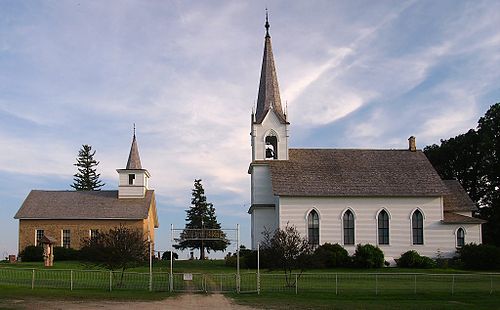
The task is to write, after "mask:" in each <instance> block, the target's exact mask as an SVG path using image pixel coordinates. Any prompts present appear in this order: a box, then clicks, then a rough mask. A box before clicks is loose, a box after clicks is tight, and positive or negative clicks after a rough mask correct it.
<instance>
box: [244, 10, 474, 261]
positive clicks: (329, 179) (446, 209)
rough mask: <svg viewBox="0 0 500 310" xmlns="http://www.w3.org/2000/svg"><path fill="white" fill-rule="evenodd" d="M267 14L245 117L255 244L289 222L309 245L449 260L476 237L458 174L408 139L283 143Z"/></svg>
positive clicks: (285, 135)
mask: <svg viewBox="0 0 500 310" xmlns="http://www.w3.org/2000/svg"><path fill="white" fill-rule="evenodd" d="M289 126H290V123H289V121H288V117H287V115H286V114H285V112H284V111H283V108H282V105H281V99H280V91H279V87H278V79H277V75H276V67H275V63H274V57H273V51H272V47H271V37H270V35H269V23H268V22H267V20H266V36H265V43H264V57H263V60H262V71H261V76H260V85H259V91H258V99H257V107H256V109H255V112H253V113H252V118H251V133H250V135H251V144H252V162H251V164H250V167H249V170H248V173H249V174H250V175H251V207H250V209H249V210H248V213H249V214H250V215H251V234H252V248H254V249H255V248H256V247H257V244H258V243H259V242H261V241H262V239H263V235H262V232H264V231H265V230H271V231H272V230H274V229H277V228H283V227H284V226H286V225H287V224H289V225H294V226H296V228H297V229H298V230H299V232H300V233H301V234H302V236H304V237H306V238H307V239H308V240H309V242H310V243H311V244H312V245H313V246H318V245H321V244H324V243H326V242H328V243H339V244H340V245H342V246H344V248H345V249H347V250H348V252H349V253H350V254H352V253H353V252H354V251H355V247H356V245H357V244H367V243H369V244H372V245H376V246H378V247H380V248H381V249H382V251H383V252H384V253H385V256H386V260H390V259H391V258H398V257H400V255H401V254H402V253H404V252H406V251H408V250H416V251H417V252H418V253H420V254H421V255H426V256H430V257H435V256H437V255H438V254H439V255H442V256H443V257H449V256H453V255H454V254H455V252H456V250H457V248H458V247H460V246H462V245H464V244H465V243H471V242H475V243H481V223H483V222H484V221H482V220H480V219H477V218H474V217H472V213H473V212H474V211H475V210H476V206H475V204H474V203H473V202H472V200H471V199H470V198H469V196H468V195H467V193H466V192H465V191H464V189H463V188H462V186H461V185H460V184H459V183H458V181H455V180H441V178H440V177H439V175H438V174H437V172H436V171H435V169H434V168H433V166H432V165H431V163H430V162H429V160H428V159H427V157H426V156H425V154H424V153H423V152H422V151H421V150H418V149H417V148H416V143H415V138H414V137H410V138H409V143H408V148H405V149H296V148H289V145H288V137H289V133H288V128H289Z"/></svg>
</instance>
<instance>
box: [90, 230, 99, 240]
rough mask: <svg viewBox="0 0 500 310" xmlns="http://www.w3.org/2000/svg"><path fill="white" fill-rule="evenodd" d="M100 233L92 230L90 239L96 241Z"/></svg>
mask: <svg viewBox="0 0 500 310" xmlns="http://www.w3.org/2000/svg"><path fill="white" fill-rule="evenodd" d="M98 233H99V230H98V229H91V230H90V239H95V238H97V234H98Z"/></svg>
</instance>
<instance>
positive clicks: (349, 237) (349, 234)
mask: <svg viewBox="0 0 500 310" xmlns="http://www.w3.org/2000/svg"><path fill="white" fill-rule="evenodd" d="M342 222H343V224H344V245H349V244H354V214H352V211H351V210H347V211H345V213H344V216H343V219H342Z"/></svg>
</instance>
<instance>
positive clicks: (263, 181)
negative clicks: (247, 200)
mask: <svg viewBox="0 0 500 310" xmlns="http://www.w3.org/2000/svg"><path fill="white" fill-rule="evenodd" d="M252 169H253V170H252V180H251V182H252V205H255V204H274V202H275V197H274V195H273V192H272V186H271V175H270V173H269V167H268V166H265V165H263V166H253V167H252Z"/></svg>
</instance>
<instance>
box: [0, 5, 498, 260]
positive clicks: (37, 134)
mask: <svg viewBox="0 0 500 310" xmlns="http://www.w3.org/2000/svg"><path fill="white" fill-rule="evenodd" d="M266 6H267V7H268V8H269V10H270V22H271V36H272V41H273V49H274V56H275V61H276V66H277V70H278V80H279V84H280V89H281V95H282V101H283V102H287V103H288V112H289V119H290V122H291V127H290V135H291V136H290V145H291V146H292V147H337V148H406V147H407V138H408V137H409V136H410V135H415V136H416V137H417V145H418V147H420V148H423V147H424V146H426V145H429V144H432V143H437V142H439V140H440V139H443V138H448V137H451V136H455V135H457V134H460V133H463V132H465V131H466V130H468V129H469V128H473V127H475V126H476V123H477V120H478V118H479V117H480V116H481V115H483V114H484V112H485V111H486V110H487V109H488V107H489V106H490V105H491V104H494V103H495V102H499V101H500V83H499V82H500V71H499V70H498V68H500V33H499V32H498V29H500V2H498V1H455V0H452V1H445V0H442V1H399V0H398V1H347V0H346V1H69V0H68V1H17V0H13V1H9V0H0V143H1V152H0V198H1V199H0V235H1V236H2V237H1V238H0V254H1V255H4V254H7V253H16V252H17V229H18V223H17V221H16V220H14V219H13V216H14V214H15V213H16V211H17V209H18V208H19V207H20V205H21V203H22V201H23V200H24V198H25V197H26V195H27V194H28V193H29V191H30V190H31V189H61V190H66V189H70V187H69V185H70V184H71V183H72V175H73V174H74V173H75V167H74V166H73V163H74V162H75V157H76V155H77V153H78V149H79V148H80V146H81V145H82V144H90V145H92V146H93V147H94V148H95V149H96V150H97V154H96V158H97V159H98V160H99V161H100V162H101V163H100V165H99V172H100V173H101V174H102V177H103V179H104V181H105V182H106V189H116V187H117V182H118V180H117V173H116V169H117V168H124V166H125V164H126V161H127V156H128V152H129V149H130V143H131V138H132V137H131V136H132V124H133V123H136V125H137V138H138V142H139V150H140V154H141V159H142V164H143V166H144V167H145V168H147V169H148V170H149V171H150V172H151V175H152V178H151V182H150V185H151V187H152V188H154V189H155V190H156V195H157V204H158V215H159V220H160V228H159V230H158V234H159V239H158V242H157V244H158V247H159V248H160V249H166V248H167V247H168V246H169V239H170V235H169V229H170V224H171V223H173V224H174V225H175V226H176V227H181V226H183V225H184V218H185V209H186V208H187V207H189V203H190V198H191V189H192V187H193V180H194V179H195V178H201V179H203V184H204V186H205V190H206V193H207V196H208V200H209V201H211V202H213V203H214V205H215V207H216V209H217V215H218V218H219V220H220V221H221V222H222V224H223V226H224V227H234V226H235V225H236V223H240V225H241V238H242V242H243V244H246V245H247V246H248V245H249V243H250V226H249V224H250V217H249V215H248V214H247V213H246V211H247V209H248V206H249V202H250V194H249V191H250V185H249V180H250V177H249V175H248V174H247V168H248V164H249V161H250V159H251V153H250V136H249V130H250V128H249V125H250V124H249V116H250V112H251V109H252V106H253V105H254V102H255V101H256V99H257V88H258V81H259V74H260V65H261V60H262V52H263V44H264V34H265V30H264V27H263V26H264V12H265V11H264V9H265V7H266ZM230 250H232V249H230Z"/></svg>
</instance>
